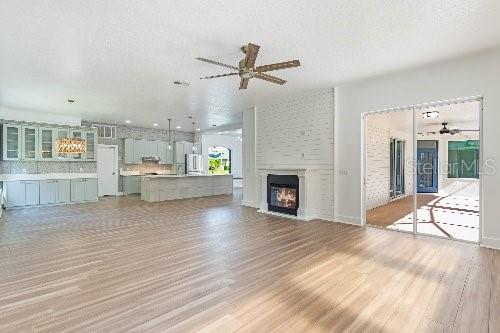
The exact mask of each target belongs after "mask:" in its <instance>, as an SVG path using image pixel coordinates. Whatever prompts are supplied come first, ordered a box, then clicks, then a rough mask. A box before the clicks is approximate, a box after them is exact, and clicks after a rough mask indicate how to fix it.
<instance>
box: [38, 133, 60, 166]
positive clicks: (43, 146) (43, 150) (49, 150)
mask: <svg viewBox="0 0 500 333" xmlns="http://www.w3.org/2000/svg"><path fill="white" fill-rule="evenodd" d="M55 134H56V132H55V130H54V129H53V128H51V127H40V128H39V129H38V144H39V146H38V151H39V157H38V158H39V159H40V160H41V161H51V160H53V159H54V152H55V150H56V149H55V145H54V144H55V140H54V135H55Z"/></svg>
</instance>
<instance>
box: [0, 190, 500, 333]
mask: <svg viewBox="0 0 500 333" xmlns="http://www.w3.org/2000/svg"><path fill="white" fill-rule="evenodd" d="M240 200H241V193H240V191H237V192H235V195H234V196H217V197H209V198H196V199H188V200H176V201H172V202H158V203H150V204H147V203H144V202H142V201H140V200H139V198H138V197H135V196H133V197H121V198H110V199H103V200H101V201H99V202H98V203H89V204H79V205H69V206H59V207H46V208H36V209H25V210H10V211H6V212H5V213H4V216H3V217H2V220H1V222H0V265H1V269H0V332H32V331H36V332H124V331H134V332H167V331H173V332H184V331H188V332H189V331H203V332H231V331H240V332H270V331H281V332H304V331H308V332H342V331H351V332H434V331H436V332H445V331H446V332H451V331H456V332H460V331H463V332H488V331H489V332H500V319H499V317H500V316H499V314H500V253H499V252H498V251H493V250H488V249H483V248H479V247H478V246H476V245H472V244H466V243H459V242H452V241H447V240H441V239H436V238H426V237H414V236H412V235H408V234H402V233H397V232H391V231H386V230H381V229H377V228H360V227H355V226H349V225H342V224H337V223H331V222H325V221H319V220H316V221H310V222H302V221H296V220H289V219H283V218H279V217H276V216H268V215H262V214H259V213H257V212H256V210H255V209H252V208H247V207H242V206H241V205H240Z"/></svg>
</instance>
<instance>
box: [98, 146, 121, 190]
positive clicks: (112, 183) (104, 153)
mask: <svg viewBox="0 0 500 333" xmlns="http://www.w3.org/2000/svg"><path fill="white" fill-rule="evenodd" d="M97 184H98V186H97V188H98V195H99V196H100V197H102V196H105V195H117V194H118V146H116V145H101V144H100V145H98V146H97Z"/></svg>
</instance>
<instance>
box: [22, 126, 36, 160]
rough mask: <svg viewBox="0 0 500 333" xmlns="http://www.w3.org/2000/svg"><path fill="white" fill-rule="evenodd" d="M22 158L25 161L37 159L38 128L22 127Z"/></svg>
mask: <svg viewBox="0 0 500 333" xmlns="http://www.w3.org/2000/svg"><path fill="white" fill-rule="evenodd" d="M21 129H22V151H23V153H22V158H23V160H25V161H36V160H37V159H38V127H36V126H22V127H21Z"/></svg>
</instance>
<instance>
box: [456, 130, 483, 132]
mask: <svg viewBox="0 0 500 333" xmlns="http://www.w3.org/2000/svg"><path fill="white" fill-rule="evenodd" d="M459 131H460V132H479V130H469V129H467V130H463V129H461V130H459Z"/></svg>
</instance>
